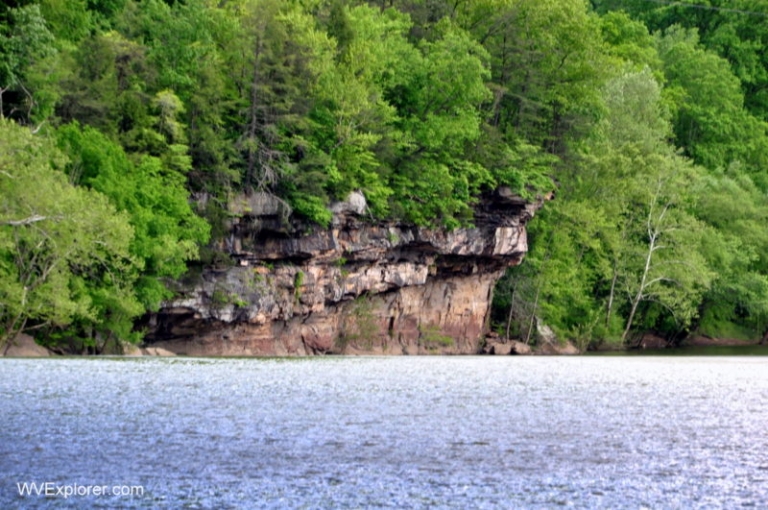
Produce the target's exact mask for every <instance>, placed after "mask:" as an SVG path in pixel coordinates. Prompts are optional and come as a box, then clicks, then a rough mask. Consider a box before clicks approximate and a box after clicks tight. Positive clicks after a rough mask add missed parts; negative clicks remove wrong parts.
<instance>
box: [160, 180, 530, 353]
mask: <svg viewBox="0 0 768 510" xmlns="http://www.w3.org/2000/svg"><path fill="white" fill-rule="evenodd" d="M235 204H236V205H235V208H236V209H237V210H236V211H235V212H236V216H237V219H236V220H234V221H233V223H232V224H231V226H230V227H231V228H230V236H229V238H228V239H227V240H226V247H225V248H226V250H227V251H228V252H229V253H230V255H231V257H232V260H233V265H231V266H230V267H224V268H209V269H206V270H203V271H202V272H198V274H196V275H193V276H190V277H188V278H187V280H186V281H184V282H182V283H181V284H180V287H179V289H178V291H179V294H178V295H179V297H178V298H177V299H176V300H174V301H173V302H169V303H166V304H165V306H164V307H163V308H162V309H161V310H160V311H159V312H158V313H157V314H154V315H153V316H151V317H150V318H149V322H148V327H149V334H148V335H147V338H146V341H147V343H148V344H151V345H152V346H153V347H158V348H163V349H167V350H169V351H172V352H175V353H178V354H187V355H214V356H215V355H221V356H271V355H278V356H284V355H311V354H326V353H340V354H341V353H347V354H353V353H377V354H426V353H446V354H451V353H453V354H473V353H477V352H479V349H480V347H481V342H482V340H483V338H484V333H485V329H486V324H487V321H488V315H489V311H490V303H491V299H492V294H493V288H494V285H495V283H496V281H497V280H498V279H499V278H500V276H501V275H502V274H503V272H504V269H505V268H507V267H508V266H510V265H514V264H519V263H520V261H521V260H522V258H523V256H524V254H525V253H526V251H527V242H526V231H525V224H526V222H527V221H528V220H529V219H530V218H531V217H532V216H533V214H534V212H535V210H536V208H537V205H536V204H530V203H527V202H526V201H525V200H523V199H521V198H520V197H517V196H514V195H513V194H511V193H510V192H509V190H505V189H501V190H498V191H496V192H495V193H493V194H489V195H487V196H486V197H484V198H483V200H482V201H481V203H480V205H479V206H478V207H477V208H476V213H475V220H474V224H475V227H474V228H460V229H456V230H453V231H450V232H449V231H445V230H441V229H431V228H422V227H416V226H413V225H404V224H400V223H394V222H377V221H373V220H371V219H370V218H369V217H367V216H366V213H365V202H364V198H363V197H362V195H360V194H353V195H352V196H350V198H349V199H348V200H347V201H346V202H342V203H337V204H334V206H333V207H332V210H333V212H334V217H333V222H332V224H331V226H330V227H329V228H328V229H321V228H312V227H308V226H306V225H302V224H301V223H296V222H294V223H290V220H289V219H288V218H286V217H285V215H283V214H282V210H283V208H282V206H281V204H280V203H278V202H277V201H274V200H270V199H269V197H267V196H259V195H255V196H252V197H242V198H241V199H240V200H239V201H236V202H235ZM286 223H288V226H286Z"/></svg>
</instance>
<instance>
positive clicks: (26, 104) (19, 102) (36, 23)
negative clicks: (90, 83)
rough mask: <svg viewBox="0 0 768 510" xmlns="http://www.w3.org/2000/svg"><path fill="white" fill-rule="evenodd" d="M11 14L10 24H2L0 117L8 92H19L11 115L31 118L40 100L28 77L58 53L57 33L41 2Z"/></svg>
mask: <svg viewBox="0 0 768 510" xmlns="http://www.w3.org/2000/svg"><path fill="white" fill-rule="evenodd" d="M10 18H11V23H10V24H9V25H0V117H4V116H5V115H6V114H5V105H4V104H3V96H4V94H5V93H6V92H15V93H16V94H17V95H18V96H19V97H18V98H16V100H15V101H14V102H13V104H12V108H11V109H10V110H9V111H8V116H9V117H14V116H15V117H19V118H21V119H23V120H24V121H26V122H29V121H30V120H31V118H32V110H33V109H34V108H35V106H36V105H37V103H36V101H35V97H34V90H30V88H31V87H29V86H28V83H27V78H28V76H29V74H30V73H31V71H32V68H33V67H34V66H35V65H37V64H39V63H41V62H42V61H45V60H46V59H48V58H49V57H51V56H52V55H54V54H55V52H56V50H55V48H54V46H53V42H54V37H53V35H52V34H51V32H50V31H49V30H48V28H47V26H46V23H45V19H44V18H43V16H42V14H41V13H40V7H39V6H38V5H28V6H25V7H19V8H16V9H11V10H10Z"/></svg>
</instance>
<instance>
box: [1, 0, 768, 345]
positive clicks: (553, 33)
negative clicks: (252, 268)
mask: <svg viewBox="0 0 768 510" xmlns="http://www.w3.org/2000/svg"><path fill="white" fill-rule="evenodd" d="M766 19H768V4H766V3H765V1H764V0H738V1H736V2H728V3H727V5H726V3H725V2H722V1H721V0H710V1H709V2H707V5H706V6H702V5H698V4H696V5H694V4H693V2H687V1H684V2H675V3H674V4H669V5H668V4H666V3H664V2H646V1H622V2H613V1H610V0H605V1H597V0H594V1H592V2H591V3H588V2H586V0H536V1H533V0H473V1H468V0H459V1H447V0H386V1H384V0H371V1H367V2H366V1H362V0H360V1H356V0H229V1H224V2H221V1H213V0H165V1H163V0H141V1H139V0H72V1H66V2H63V1H60V0H14V1H11V2H5V3H4V4H3V5H2V6H0V117H2V120H0V135H2V136H0V147H1V148H2V153H0V164H1V166H0V328H1V329H0V344H2V343H3V342H4V341H5V340H6V339H7V338H9V337H11V336H13V335H14V334H15V333H16V332H17V331H18V330H20V329H24V328H26V329H30V328H36V329H38V330H40V331H43V332H44V333H45V335H43V336H45V337H46V338H48V339H51V340H52V341H58V340H57V339H61V340H62V341H70V340H71V339H78V341H79V342H84V343H85V344H89V345H96V346H97V348H98V345H100V344H101V343H103V342H105V341H107V340H108V339H110V338H112V337H117V338H120V339H126V340H130V339H131V338H135V337H136V336H137V335H136V334H135V333H132V327H131V326H132V323H133V320H134V319H135V318H136V317H137V316H139V315H140V314H142V313H143V312H144V311H146V310H151V309H153V308H155V307H157V306H158V305H159V303H160V302H161V300H162V299H164V298H166V297H168V295H169V293H168V290H167V288H166V281H167V280H168V279H173V278H177V277H179V276H180V275H181V274H182V273H183V271H184V270H185V267H186V265H187V263H188V262H189V261H192V260H195V259H197V258H198V257H201V256H202V257H203V259H204V260H203V262H205V261H207V260H208V261H209V260H210V259H211V258H213V257H216V251H215V250H213V249H211V247H212V246H214V245H215V242H216V241H217V237H218V236H220V235H221V234H222V232H223V222H224V220H225V219H226V218H227V216H228V215H230V214H233V213H232V211H231V209H230V208H228V203H229V202H230V201H231V199H232V197H233V196H235V195H239V194H243V193H245V194H253V193H262V194H266V195H271V196H272V197H274V199H275V200H279V201H280V203H282V204H283V205H284V206H286V207H289V208H290V209H291V210H292V211H293V212H294V213H295V214H297V215H300V216H303V217H305V218H306V219H308V220H310V221H313V222H316V223H318V224H320V225H326V224H327V223H328V221H329V220H330V213H329V211H328V209H327V208H326V206H327V204H328V203H329V202H330V201H331V200H334V199H343V198H344V197H346V196H347V195H348V194H349V193H350V192H351V191H353V190H360V191H362V192H363V193H364V195H365V196H366V198H367V201H368V205H369V207H370V212H371V214H372V215H373V216H374V217H379V218H394V219H401V220H403V221H406V222H412V223H415V224H419V225H436V226H437V225H442V226H445V227H446V228H454V227H456V226H459V225H467V224H470V223H471V221H472V213H473V205H474V204H475V203H476V200H477V199H478V196H479V195H480V193H481V192H483V191H485V190H490V189H493V188H496V187H498V186H501V185H504V186H509V187H511V188H512V189H513V190H515V191H516V192H518V193H520V194H522V195H524V196H528V197H533V196H535V195H536V194H538V193H541V192H544V191H549V190H551V189H553V188H555V187H556V188H557V191H556V199H555V200H554V201H553V202H551V203H548V204H547V206H546V207H545V208H544V210H543V211H542V213H541V214H540V216H539V217H537V219H536V220H535V221H534V222H533V223H532V224H531V232H530V245H531V253H530V255H529V257H528V260H527V263H526V264H524V265H523V266H521V267H520V268H516V269H514V270H511V271H510V273H509V274H508V276H507V277H506V278H505V280H503V281H502V283H501V285H500V286H499V289H498V292H497V300H496V312H495V318H496V320H497V323H498V324H499V327H500V328H502V329H508V330H509V331H510V333H514V334H517V335H519V336H522V337H527V336H530V334H531V332H532V331H534V330H535V328H534V327H533V325H534V320H535V318H536V317H538V318H539V319H540V320H542V321H544V322H546V323H547V324H550V325H551V326H552V327H553V328H554V329H555V330H556V332H557V333H559V334H560V335H561V336H563V337H569V338H574V339H583V340H584V342H585V343H586V342H597V343H600V342H603V341H622V340H623V341H631V338H632V332H633V331H637V330H647V329H653V330H655V331H657V332H660V333H663V334H665V335H667V336H668V337H670V338H674V337H680V336H681V335H684V334H686V333H687V332H689V331H692V330H697V331H699V332H701V333H703V334H709V335H713V336H717V335H729V336H734V335H735V336H756V335H758V336H759V335H760V334H761V333H762V332H763V330H764V329H765V327H766V323H767V322H766V319H768V277H767V275H768V259H767V258H766V253H768V249H766V248H768V235H767V234H766V231H765V229H764V228H763V223H764V218H765V217H766V216H767V215H768V203H767V202H766V198H765V196H766V194H765V193H766V191H768V173H766V170H767V169H768V135H767V133H766V127H767V126H768V125H767V124H766V121H767V120H768V92H767V91H768V89H767V88H766V84H767V83H768V62H767V61H766V58H767V57H766V55H765V52H764V51H763V49H764V48H765V46H766V44H768V40H767V39H768V28H766V27H768V24H767V23H765V21H766ZM191 195H194V196H195V197H197V198H198V200H196V201H194V202H193V201H190V200H189V197H190V196H191ZM190 204H195V205H190Z"/></svg>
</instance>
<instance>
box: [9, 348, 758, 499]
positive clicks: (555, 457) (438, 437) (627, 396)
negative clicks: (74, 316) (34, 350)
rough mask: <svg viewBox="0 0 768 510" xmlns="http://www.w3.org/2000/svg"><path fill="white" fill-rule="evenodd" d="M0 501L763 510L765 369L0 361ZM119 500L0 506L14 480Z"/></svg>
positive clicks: (723, 362)
mask: <svg viewBox="0 0 768 510" xmlns="http://www.w3.org/2000/svg"><path fill="white" fill-rule="evenodd" d="M0 373H2V377H0V398H1V399H2V402H3V410H2V414H0V507H1V508H29V507H63V508H82V507H84V506H101V507H104V508H110V507H115V506H119V507H134V508H177V507H182V506H186V507H189V508H360V507H363V508H368V507H385V508H510V507H525V508H551V507H553V506H570V507H576V508H595V507H603V508H622V507H630V508H641V507H649V508H662V507H663V508H691V507H697V508H722V507H729V508H732V507H737V506H747V507H749V506H752V507H757V508H760V507H766V505H768V430H767V429H766V423H768V358H764V357H758V358H747V357H705V358H666V357H663V358H662V357H602V358H597V357H594V358H593V357H575V358H564V357H553V358H548V357H511V356H510V357H397V358H312V359H190V358H164V359H148V358H140V359H47V360H10V359H9V360H0ZM24 482H53V483H56V484H61V485H65V484H80V485H87V484H94V485H95V484H110V485H111V484H127V485H131V486H137V485H140V486H142V487H143V488H144V494H143V496H140V497H138V496H134V497H115V496H100V497H94V496H90V497H72V498H67V499H64V498H62V497H56V496H53V497H48V498H46V497H45V496H36V495H32V496H29V495H27V496H23V497H22V496H19V494H18V490H17V484H18V483H24Z"/></svg>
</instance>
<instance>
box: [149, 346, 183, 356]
mask: <svg viewBox="0 0 768 510" xmlns="http://www.w3.org/2000/svg"><path fill="white" fill-rule="evenodd" d="M141 352H142V353H143V354H144V355H145V356H163V357H164V356H176V353H174V352H171V351H169V350H168V349H163V348H162V347H145V348H144V349H142V350H141Z"/></svg>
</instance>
